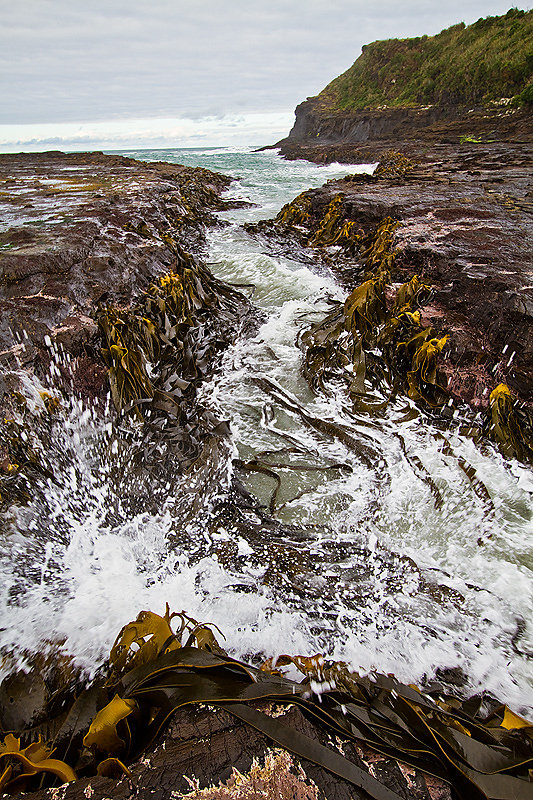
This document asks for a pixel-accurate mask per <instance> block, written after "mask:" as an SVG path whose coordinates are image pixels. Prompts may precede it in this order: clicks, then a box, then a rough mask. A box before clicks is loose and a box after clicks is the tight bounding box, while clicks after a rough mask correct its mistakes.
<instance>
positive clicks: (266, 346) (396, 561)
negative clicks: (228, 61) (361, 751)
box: [0, 148, 533, 710]
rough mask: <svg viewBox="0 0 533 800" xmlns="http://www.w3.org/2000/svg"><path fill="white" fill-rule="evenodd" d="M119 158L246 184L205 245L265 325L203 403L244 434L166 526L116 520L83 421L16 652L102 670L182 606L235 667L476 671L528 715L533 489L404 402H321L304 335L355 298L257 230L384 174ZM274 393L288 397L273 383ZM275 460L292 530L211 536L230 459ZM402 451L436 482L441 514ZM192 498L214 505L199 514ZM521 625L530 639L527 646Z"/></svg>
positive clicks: (16, 610)
mask: <svg viewBox="0 0 533 800" xmlns="http://www.w3.org/2000/svg"><path fill="white" fill-rule="evenodd" d="M122 152H123V154H124V155H128V156H133V157H135V158H140V159H145V160H165V161H171V162H174V163H183V164H186V165H190V166H202V167H206V168H208V169H213V170H216V171H220V172H224V173H226V174H229V175H232V176H234V177H235V179H236V180H235V182H234V183H233V184H232V186H231V187H230V189H229V192H228V195H229V196H232V197H237V198H239V199H246V200H249V201H251V202H253V203H254V204H255V205H254V206H253V207H251V208H245V209H236V210H232V211H228V212H224V213H223V214H222V216H223V217H224V218H225V219H226V220H227V221H228V222H229V223H230V225H229V226H227V227H221V228H214V229H212V230H211V231H210V232H209V234H208V244H209V254H208V256H207V260H208V263H209V264H210V267H211V269H212V270H213V272H214V273H215V274H216V275H217V276H218V277H220V278H223V279H225V280H227V281H230V282H232V283H238V284H254V286H255V292H254V294H253V302H254V303H255V304H256V306H257V307H258V308H259V309H260V310H261V312H262V314H263V317H262V319H263V322H262V324H261V326H260V328H259V330H258V331H257V333H256V335H255V336H253V337H251V338H244V339H242V340H238V341H236V342H235V343H234V345H233V346H232V347H231V348H230V349H229V350H228V351H226V352H225V354H224V355H223V358H222V361H221V363H220V365H219V367H218V369H217V370H216V372H215V375H214V377H213V379H212V380H211V381H209V382H208V383H207V384H206V385H205V387H204V389H203V398H202V399H203V400H204V402H205V403H206V404H207V405H208V406H209V407H210V408H213V409H214V410H215V411H216V412H217V414H218V415H219V416H220V417H221V418H223V419H227V420H228V421H229V423H230V426H231V431H232V439H231V442H230V446H229V448H228V452H227V453H226V455H225V460H223V461H222V463H221V464H220V468H219V483H218V484H217V485H216V486H205V485H203V484H202V481H201V476H197V477H196V478H194V479H192V480H191V485H189V486H187V487H181V488H180V487H176V488H173V489H172V491H171V492H170V493H169V497H168V499H167V501H166V503H165V504H164V505H163V506H162V507H161V508H160V509H159V510H158V511H157V512H154V510H153V509H150V510H145V511H141V512H140V513H138V514H136V515H135V516H131V515H130V516H127V515H126V514H123V515H122V517H120V515H118V517H117V518H115V519H113V520H112V521H110V519H109V516H108V514H107V509H108V506H109V498H110V497H111V496H112V495H113V491H114V489H113V482H112V469H111V467H110V465H109V462H108V461H106V460H105V458H103V457H102V455H101V453H102V452H103V451H102V448H100V449H99V447H97V446H96V445H95V442H98V441H100V439H102V437H105V432H102V430H101V429H100V427H99V426H100V423H99V422H97V421H96V420H95V419H93V417H92V415H91V414H90V413H89V414H88V413H87V412H82V411H81V410H80V409H76V408H73V409H72V413H71V417H70V419H69V422H68V424H67V425H66V426H65V428H64V429H63V430H62V431H61V432H60V435H61V437H62V438H61V447H62V450H63V451H64V452H66V453H70V454H71V462H75V463H76V469H75V470H73V469H72V463H71V467H70V468H68V467H65V470H64V472H65V474H64V476H63V480H62V481H60V482H59V484H58V485H57V486H53V487H52V486H51V487H50V499H49V503H48V511H47V512H46V513H48V514H49V515H50V520H51V522H50V523H49V524H48V527H47V540H46V545H45V547H44V550H43V548H41V549H40V550H39V547H38V546H37V543H36V542H32V540H31V536H29V535H28V534H27V531H28V530H32V525H33V529H35V530H36V531H37V529H38V527H39V526H38V522H37V517H38V515H39V514H40V515H41V517H42V509H41V510H38V509H37V508H33V509H32V508H31V507H30V508H29V509H27V510H25V511H24V512H21V514H20V516H19V518H17V519H14V520H13V522H12V526H13V528H12V531H13V532H12V537H11V543H10V545H9V546H6V547H5V548H4V551H3V554H2V558H3V561H2V563H3V567H2V566H1V565H0V568H1V569H3V570H4V571H5V574H7V573H8V571H9V573H8V574H9V576H10V578H9V580H10V581H11V583H10V584H9V586H10V587H11V588H10V590H9V591H8V589H4V593H3V594H0V602H2V603H3V604H4V606H5V608H4V610H3V611H4V618H9V619H10V620H11V624H10V626H9V627H6V629H5V630H3V631H2V632H1V633H0V642H1V643H3V644H4V645H5V646H6V647H10V646H13V645H14V644H15V643H17V644H19V645H20V644H22V646H24V647H26V648H27V649H28V650H30V651H31V650H32V649H37V648H38V647H39V644H40V642H41V641H42V637H43V635H42V631H43V629H46V631H47V635H48V636H50V637H51V638H55V639H61V640H62V641H64V647H65V649H66V650H68V652H70V653H72V654H73V655H74V656H75V658H76V660H77V661H78V663H80V664H81V665H83V666H85V667H86V668H87V669H88V670H89V671H90V670H92V669H94V668H95V667H96V666H97V665H98V663H99V662H100V661H101V660H102V659H103V658H104V657H105V655H106V653H107V651H108V649H109V646H110V644H111V643H112V641H113V639H114V636H115V635H116V632H117V630H118V629H120V627H121V626H122V625H123V624H124V623H125V622H127V621H129V619H131V618H133V617H134V616H136V614H137V612H138V611H139V609H140V608H150V609H152V610H154V611H156V612H160V611H162V610H163V609H164V604H165V602H167V601H168V602H169V604H170V605H171V607H172V608H174V609H176V610H181V609H182V608H183V609H186V610H187V611H188V612H189V613H191V614H192V615H193V616H194V617H195V618H196V619H200V620H205V621H211V622H214V623H216V624H217V625H218V626H219V627H220V628H221V629H222V630H223V632H224V634H225V635H226V637H227V641H226V646H227V648H228V649H229V650H230V652H231V653H233V654H234V655H236V656H242V657H249V656H250V655H251V654H254V653H265V654H266V655H275V654H276V653H280V652H288V653H302V654H312V653H316V652H325V653H327V654H329V655H331V656H333V657H336V658H342V659H345V660H348V661H349V662H350V663H352V664H353V665H354V666H355V667H357V668H359V669H361V670H363V671H368V670H370V669H373V668H376V669H378V670H379V671H383V672H394V673H395V674H397V675H398V677H399V678H400V679H402V680H405V681H420V680H422V679H423V678H424V677H431V676H432V675H434V674H435V672H436V671H438V670H447V669H454V670H458V669H460V670H462V672H463V673H464V676H465V681H466V688H465V690H466V691H470V692H472V691H476V690H478V689H480V688H487V689H489V690H491V691H492V692H494V693H495V694H496V695H497V696H499V697H501V698H502V699H504V700H506V701H507V702H509V703H510V704H511V705H512V706H513V707H514V708H516V709H518V710H520V709H522V710H523V709H529V710H531V709H532V708H533V669H532V666H531V661H530V660H529V658H528V657H526V656H525V655H521V654H520V653H519V652H517V648H518V650H523V651H527V650H533V633H532V628H531V625H530V616H531V614H530V612H531V606H532V599H533V580H532V578H533V574H532V569H533V527H532V519H533V515H532V497H533V480H532V477H531V473H530V472H528V471H526V470H524V469H522V468H521V467H520V465H518V464H516V463H506V462H505V461H504V460H503V459H502V458H501V456H500V455H499V454H497V453H496V452H493V451H492V450H491V449H488V450H487V451H484V452H483V453H481V452H480V451H479V450H478V449H476V447H475V446H474V445H473V444H472V442H471V441H470V440H467V439H464V438H463V437H461V436H460V435H459V434H458V433H457V432H456V431H447V432H445V433H444V435H445V437H446V439H447V440H448V443H449V444H450V445H451V447H452V449H453V451H454V453H455V456H453V455H450V454H449V451H447V452H446V453H443V441H442V438H439V433H442V432H439V431H437V430H436V429H435V428H434V427H433V426H432V425H431V424H430V423H429V422H428V421H427V420H425V419H424V418H423V417H421V416H413V415H412V414H410V413H408V412H409V411H410V410H411V409H410V403H409V402H408V401H406V400H403V401H401V402H398V403H397V404H396V405H395V406H393V407H392V408H391V409H390V410H389V412H388V414H387V416H385V417H384V418H383V419H382V420H380V421H379V424H378V425H376V424H375V423H374V422H373V421H369V420H368V419H363V418H354V416H353V415H352V414H351V411H350V409H349V407H348V403H347V399H346V397H345V396H344V395H343V394H341V393H339V394H338V396H333V397H329V398H323V397H315V396H313V395H312V394H311V393H310V391H309V389H308V386H307V384H306V382H305V381H304V379H303V377H302V374H301V368H300V362H301V353H300V350H299V349H298V347H297V345H296V338H297V335H298V332H299V331H301V330H302V328H304V329H305V327H306V326H307V325H308V324H309V322H310V321H311V320H314V319H316V318H317V315H318V316H320V314H321V313H323V312H324V310H325V309H326V307H327V305H326V300H327V298H328V297H336V298H342V297H343V291H342V290H341V288H340V287H339V286H338V284H337V283H336V281H335V279H334V277H333V276H332V275H331V274H329V273H328V272H327V271H325V270H324V269H323V268H321V269H318V268H316V267H313V264H312V263H309V261H308V260H306V261H305V263H304V262H303V261H301V260H300V254H299V253H298V252H296V251H295V252H294V253H292V254H290V257H289V256H287V255H286V254H284V255H275V254H273V253H272V252H270V251H269V248H268V246H267V244H266V243H265V242H262V241H261V240H260V239H255V238H253V237H251V236H249V235H248V234H247V233H246V232H245V231H244V230H243V229H242V227H241V225H242V223H243V222H246V221H254V220H258V219H261V218H265V217H270V216H273V215H274V214H275V213H277V211H278V210H279V208H280V207H281V206H282V205H283V203H285V202H287V201H288V200H290V199H292V198H293V197H294V196H295V195H297V194H298V193H299V192H301V191H303V190H304V189H306V188H309V187H312V186H320V185H321V184H322V183H324V181H326V180H329V179H330V178H334V177H340V176H342V175H344V174H346V172H353V171H355V169H370V168H371V167H370V166H367V167H357V168H355V167H350V166H348V167H346V166H341V165H335V164H333V165H328V166H327V167H318V166H316V165H312V164H308V163H306V162H285V161H283V160H282V159H280V158H279V156H278V155H277V154H276V153H275V152H272V151H267V152H264V153H254V152H252V151H251V149H250V148H239V149H230V148H221V149H199V148H197V149H188V150H163V151H131V150H130V151H122ZM265 377H266V378H268V379H269V380H270V381H272V382H273V384H274V386H276V387H278V392H277V394H276V392H270V393H269V392H265V390H264V388H262V387H261V386H260V385H258V383H257V379H258V378H259V379H261V378H265ZM287 398H289V399H290V402H291V403H293V405H294V406H295V407H296V405H297V404H299V406H300V407H301V408H304V409H305V412H306V413H307V414H308V415H312V416H315V417H318V418H324V419H328V420H330V421H332V422H335V423H337V424H341V425H344V426H345V428H346V429H347V430H349V431H350V432H351V435H352V436H353V437H354V438H355V439H356V440H357V441H358V442H359V443H360V445H361V446H362V447H366V448H371V452H372V453H373V454H374V456H373V459H374V460H373V462H372V464H371V466H369V465H368V463H367V462H364V461H362V460H361V459H360V458H359V457H358V455H357V453H356V452H355V451H354V450H350V449H348V448H347V447H346V445H345V444H343V443H342V442H341V441H339V440H338V439H335V438H331V437H328V436H326V435H324V434H321V433H319V432H317V431H316V430H313V429H311V428H310V427H309V425H306V424H305V422H304V421H303V420H302V416H301V414H299V413H297V412H296V411H294V410H293V411H291V409H290V408H287V402H282V401H283V399H284V400H285V401H287ZM369 422H370V425H369V424H368V423H369ZM400 437H401V439H400ZM401 440H403V446H402V441H401ZM265 451H268V452H269V453H270V455H269V456H268V458H270V459H271V460H274V461H276V463H277V464H278V467H277V469H278V472H279V475H280V477H281V479H282V482H281V488H280V491H279V496H278V508H277V511H276V515H275V516H276V518H277V519H278V520H279V521H280V522H283V523H286V524H287V525H289V526H291V525H292V526H294V528H293V529H292V530H291V529H290V528H285V529H282V532H281V533H280V534H279V535H276V534H274V533H272V532H271V531H269V532H267V531H266V530H265V531H262V529H261V526H260V525H257V522H258V521H257V519H256V518H254V515H253V514H251V517H250V521H251V522H253V523H254V525H253V526H252V525H251V526H250V531H249V532H248V533H247V532H246V531H244V532H243V529H242V528H241V529H240V530H239V532H238V533H237V532H236V531H235V530H233V529H232V528H231V526H229V525H228V526H224V525H220V526H219V528H218V529H217V530H216V531H214V532H213V531H211V533H207V532H206V527H205V525H204V522H205V518H204V517H202V513H205V511H206V509H207V510H208V509H209V508H210V507H211V505H212V504H213V503H214V502H215V500H216V498H217V497H218V496H220V495H223V494H224V491H225V488H226V487H227V486H228V484H229V479H230V476H231V474H232V471H233V469H234V467H233V461H234V459H235V458H240V459H248V458H251V457H258V456H260V454H262V453H264V452H265ZM406 452H407V454H408V455H410V456H416V458H418V459H419V460H420V461H421V462H422V463H423V465H424V467H425V468H426V470H427V471H428V472H429V473H430V474H431V476H432V478H433V480H434V481H435V482H436V483H437V485H438V486H439V489H440V491H441V493H442V495H443V498H444V505H443V507H442V508H441V509H440V510H436V509H435V507H434V504H433V499H432V496H431V493H430V491H429V489H428V486H427V484H426V483H425V482H424V481H422V480H421V479H420V477H419V475H418V474H417V473H416V472H415V471H414V468H413V466H412V464H413V461H412V459H411V460H409V459H408V458H406V455H405V453H406ZM272 454H274V455H272ZM459 457H461V458H463V459H465V460H466V461H468V462H469V463H470V464H472V465H473V466H474V467H475V468H476V470H477V473H478V476H479V478H480V479H481V480H482V481H483V482H484V483H485V485H486V487H487V489H488V491H489V493H490V495H491V498H492V503H493V506H494V510H492V511H489V510H488V509H487V507H486V505H485V504H484V503H483V501H482V500H480V498H479V497H478V496H477V495H476V494H475V492H474V491H473V489H472V486H471V484H470V483H469V482H468V481H467V479H466V477H465V474H464V472H463V471H462V470H461V469H460V466H459V461H458V458H459ZM298 465H300V467H301V466H302V465H304V466H306V467H309V466H312V467H314V468H317V469H312V470H309V469H307V470H306V469H301V468H300V469H299V468H298ZM339 465H341V466H339ZM292 467H296V468H295V469H294V468H292ZM194 481H196V483H195V482H194ZM247 485H248V488H249V489H250V490H251V491H253V492H254V493H255V494H256V495H257V497H258V498H259V499H260V500H261V501H262V502H263V503H265V504H267V503H268V500H269V497H270V494H271V491H272V481H271V479H269V478H268V477H267V476H264V475H251V476H250V477H249V479H248V483H247ZM182 491H183V492H188V493H189V494H188V496H193V495H194V496H196V497H199V498H201V502H200V503H198V508H193V509H192V511H191V507H187V508H188V510H187V515H185V516H184V512H183V509H184V508H185V506H184V505H183V496H184V495H183V496H182V494H180V492H182ZM200 506H201V507H202V508H201V511H202V513H200ZM32 515H33V516H32ZM184 520H185V521H184ZM36 535H37V534H36ZM43 552H44V554H45V555H44V561H43ZM32 560H33V561H34V562H35V569H34V573H35V575H36V576H37V577H36V578H35V579H34V580H33V582H29V583H26V584H25V586H24V589H23V590H19V591H18V593H17V594H16V596H17V602H16V603H14V602H13V596H14V589H13V586H14V585H15V584H14V581H15V578H14V577H13V574H15V575H16V574H17V569H18V568H17V567H16V566H15V569H13V564H15V565H17V564H22V563H24V564H25V565H26V568H27V565H28V564H31V563H32ZM21 569H22V568H21ZM5 585H6V586H7V584H5ZM519 619H521V620H523V621H524V625H525V630H524V633H523V634H522V635H521V637H520V638H519V639H516V637H514V634H515V632H516V629H517V620H519Z"/></svg>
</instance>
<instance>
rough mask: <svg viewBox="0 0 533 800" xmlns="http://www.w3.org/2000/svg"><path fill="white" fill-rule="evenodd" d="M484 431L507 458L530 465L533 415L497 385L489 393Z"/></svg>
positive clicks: (500, 385) (506, 389)
mask: <svg viewBox="0 0 533 800" xmlns="http://www.w3.org/2000/svg"><path fill="white" fill-rule="evenodd" d="M486 431H487V434H488V436H489V438H490V439H492V440H493V441H494V442H496V444H497V445H498V447H499V448H500V450H501V452H502V454H503V455H504V456H506V457H507V458H518V459H520V460H521V461H529V462H533V414H532V413H531V411H530V410H529V409H526V408H524V407H523V406H522V407H520V406H519V404H518V403H517V401H516V400H515V399H514V398H513V396H512V394H511V390H510V389H509V387H508V386H506V384H504V383H500V384H499V385H498V386H496V388H495V389H494V390H493V391H492V392H491V394H490V398H489V411H488V416H487V422H486Z"/></svg>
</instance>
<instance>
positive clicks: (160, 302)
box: [97, 236, 250, 468]
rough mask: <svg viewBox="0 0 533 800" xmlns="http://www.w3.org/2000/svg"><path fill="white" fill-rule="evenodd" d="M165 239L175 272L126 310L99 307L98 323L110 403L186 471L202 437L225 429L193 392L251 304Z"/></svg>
mask: <svg viewBox="0 0 533 800" xmlns="http://www.w3.org/2000/svg"><path fill="white" fill-rule="evenodd" d="M166 242H167V246H168V247H169V249H171V250H172V251H173V253H174V255H175V256H176V263H175V268H174V271H171V272H169V273H167V274H166V275H163V276H161V277H160V278H159V279H158V280H156V281H155V282H153V283H152V284H150V285H149V286H148V288H147V289H146V291H145V292H144V294H143V295H142V297H141V298H140V299H139V300H138V302H137V303H136V304H135V305H133V306H132V307H130V308H118V307H116V306H109V307H107V308H103V309H101V310H100V312H99V314H98V317H97V321H98V325H99V328H100V331H101V334H102V338H103V344H104V346H103V347H102V350H101V352H102V357H103V359H104V362H105V364H106V366H107V369H108V376H109V384H110V389H111V395H112V398H113V403H114V405H115V408H116V409H117V411H118V412H120V414H121V416H122V417H124V416H129V417H133V419H136V420H137V421H138V422H140V423H141V424H142V426H143V427H144V431H145V437H144V440H145V441H144V447H145V450H146V453H147V454H148V455H149V454H150V453H152V452H154V448H156V447H157V443H158V442H160V441H161V440H162V439H164V440H165V442H166V443H167V444H169V445H171V446H173V448H174V450H175V451H176V453H177V455H178V456H179V462H180V465H181V466H182V467H183V468H189V467H190V466H191V465H193V464H194V463H195V462H196V461H197V459H198V458H199V457H200V456H201V453H202V442H203V441H205V440H206V437H207V438H209V437H210V436H213V435H214V436H220V435H223V434H224V433H227V430H228V428H227V425H225V424H224V423H222V422H221V421H220V420H217V419H216V418H215V417H214V416H213V415H212V414H211V413H210V412H209V411H207V409H205V408H203V407H202V406H201V405H199V404H198V402H197V401H196V392H197V388H198V386H199V385H200V383H201V382H202V381H203V380H204V379H205V378H206V376H207V375H208V374H210V373H211V372H212V370H213V369H214V368H215V366H216V364H217V363H218V361H219V356H220V353H221V352H222V350H223V349H224V348H225V347H226V346H227V345H228V344H229V343H230V341H232V340H233V337H234V335H235V331H236V330H237V329H238V328H239V327H240V326H241V325H242V323H243V317H244V315H243V312H246V311H247V310H249V308H250V305H249V301H248V300H247V299H246V298H245V297H244V296H243V295H242V294H240V293H239V292H238V291H236V289H234V288H232V287H230V286H228V285H226V284H224V283H223V282H221V281H219V280H217V279H216V278H215V277H214V276H213V275H212V274H211V273H210V271H209V270H208V269H207V267H205V266H204V265H203V264H201V263H200V262H197V261H196V260H195V259H194V258H193V256H191V255H190V254H189V253H186V252H185V251H183V249H182V248H181V247H180V245H179V244H178V243H177V242H175V240H173V239H172V238H171V237H170V236H168V237H166Z"/></svg>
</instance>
